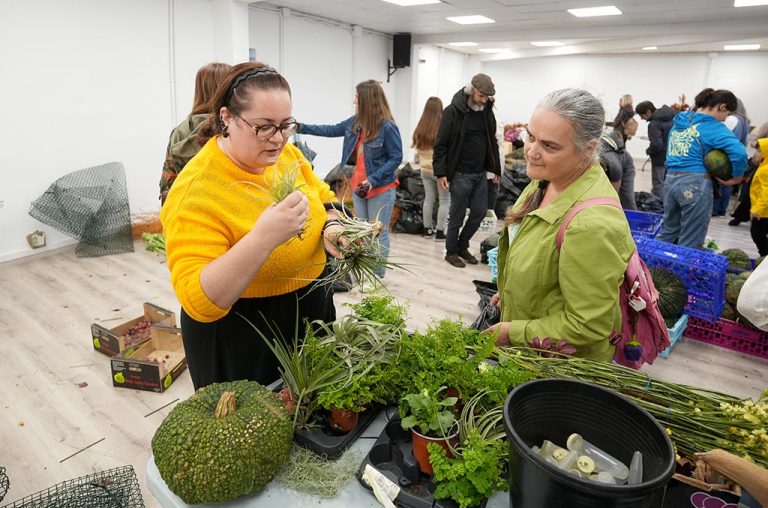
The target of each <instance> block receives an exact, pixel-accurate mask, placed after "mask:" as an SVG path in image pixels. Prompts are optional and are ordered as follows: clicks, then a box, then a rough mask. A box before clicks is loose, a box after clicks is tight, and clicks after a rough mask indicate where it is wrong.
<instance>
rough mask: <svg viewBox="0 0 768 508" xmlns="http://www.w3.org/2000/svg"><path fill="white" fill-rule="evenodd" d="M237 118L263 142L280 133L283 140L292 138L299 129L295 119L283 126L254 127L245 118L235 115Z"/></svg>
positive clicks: (266, 125) (265, 125)
mask: <svg viewBox="0 0 768 508" xmlns="http://www.w3.org/2000/svg"><path fill="white" fill-rule="evenodd" d="M235 116H236V117H238V118H239V119H240V120H242V121H243V122H245V125H247V126H248V127H250V128H251V129H253V132H255V133H256V137H257V138H259V139H261V140H267V139H269V138H271V137H272V136H274V135H275V132H277V131H280V135H281V136H282V137H283V139H288V138H289V137H291V136H292V135H293V134H294V133H295V132H296V131H297V130H298V128H299V122H297V121H296V120H295V119H293V118H291V121H290V122H286V123H284V124H281V125H273V124H269V123H268V124H264V125H252V124H251V123H250V122H249V121H248V120H246V119H245V118H243V117H242V116H240V115H238V114H235Z"/></svg>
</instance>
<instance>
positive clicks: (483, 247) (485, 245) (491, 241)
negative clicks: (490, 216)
mask: <svg viewBox="0 0 768 508" xmlns="http://www.w3.org/2000/svg"><path fill="white" fill-rule="evenodd" d="M500 236H501V233H493V234H492V235H490V236H488V237H487V238H486V239H485V240H483V241H482V242H480V262H481V263H483V264H484V265H487V264H488V251H489V250H491V249H493V248H494V247H498V245H499V237H500Z"/></svg>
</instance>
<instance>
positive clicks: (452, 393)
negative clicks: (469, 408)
mask: <svg viewBox="0 0 768 508" xmlns="http://www.w3.org/2000/svg"><path fill="white" fill-rule="evenodd" d="M445 396H446V397H456V404H454V405H453V407H454V408H455V409H456V414H459V415H460V414H461V410H462V409H464V402H462V400H461V394H460V393H459V390H457V389H456V388H452V387H450V386H449V387H448V388H446V389H445Z"/></svg>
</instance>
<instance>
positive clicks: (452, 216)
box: [445, 171, 488, 254]
mask: <svg viewBox="0 0 768 508" xmlns="http://www.w3.org/2000/svg"><path fill="white" fill-rule="evenodd" d="M486 180H487V179H486V177H485V171H482V172H480V173H456V174H455V175H454V176H453V180H451V184H450V187H449V191H450V193H451V211H450V212H449V213H448V231H447V232H446V234H445V251H446V252H447V253H448V254H458V253H459V252H463V251H465V250H467V249H469V241H470V240H471V239H472V236H473V235H474V234H475V233H476V232H477V229H478V228H479V227H480V223H481V222H482V221H483V218H484V217H485V213H486V212H487V211H488V183H487V181H486ZM467 208H469V217H468V218H467V222H466V223H465V224H464V227H463V228H462V227H461V224H462V222H464V215H465V214H466V211H467ZM460 229H461V233H459V230H460Z"/></svg>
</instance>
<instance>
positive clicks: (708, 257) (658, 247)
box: [635, 236, 728, 322]
mask: <svg viewBox="0 0 768 508" xmlns="http://www.w3.org/2000/svg"><path fill="white" fill-rule="evenodd" d="M635 243H636V244H637V251H638V253H639V254H640V257H641V258H642V260H643V261H645V264H646V265H648V267H649V268H651V267H653V266H661V267H663V268H666V269H668V270H671V271H672V272H673V273H674V274H675V275H677V276H678V277H680V279H681V280H682V281H683V283H684V284H685V287H686V289H687V290H688V304H687V305H686V306H685V313H686V314H688V315H690V316H693V317H698V318H701V319H705V320H707V321H710V322H714V321H716V320H717V318H718V317H720V314H721V313H722V311H723V306H725V272H726V268H727V267H728V258H726V257H725V256H723V255H721V254H714V253H712V252H707V251H704V250H698V249H691V248H688V247H681V246H679V245H674V244H671V243H667V242H661V241H659V240H654V239H652V238H646V237H642V236H640V237H636V238H635Z"/></svg>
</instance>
